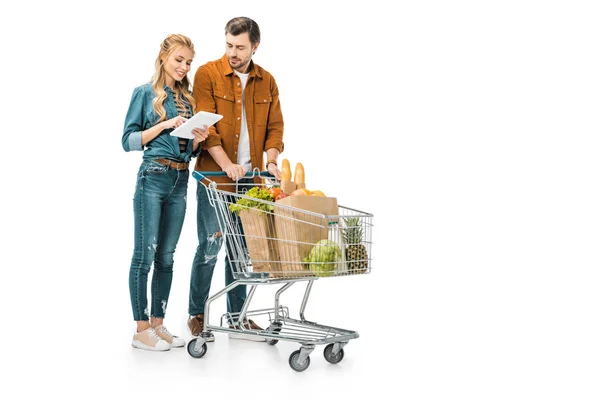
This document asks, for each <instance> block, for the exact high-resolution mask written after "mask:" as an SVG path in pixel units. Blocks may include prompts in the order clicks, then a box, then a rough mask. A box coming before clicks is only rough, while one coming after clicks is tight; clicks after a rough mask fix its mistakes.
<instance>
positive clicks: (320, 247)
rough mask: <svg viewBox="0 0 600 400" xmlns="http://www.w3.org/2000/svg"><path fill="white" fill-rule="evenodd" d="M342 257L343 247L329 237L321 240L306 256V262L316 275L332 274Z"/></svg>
mask: <svg viewBox="0 0 600 400" xmlns="http://www.w3.org/2000/svg"><path fill="white" fill-rule="evenodd" d="M341 258H342V249H341V248H340V246H338V245H337V243H335V242H332V241H331V240H328V239H323V240H321V241H319V242H318V243H317V244H315V246H314V247H313V248H312V250H311V251H310V254H309V255H308V257H305V258H304V260H302V261H304V262H305V263H308V266H309V268H310V270H311V271H313V272H314V273H315V275H316V276H332V275H333V274H334V273H335V266H336V263H337V262H339V261H340V259H341Z"/></svg>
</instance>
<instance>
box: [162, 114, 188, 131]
mask: <svg viewBox="0 0 600 400" xmlns="http://www.w3.org/2000/svg"><path fill="white" fill-rule="evenodd" d="M185 121H187V119H186V118H183V117H180V116H177V117H175V118H171V119H168V120H166V121H163V122H161V124H163V125H162V127H163V129H175V128H179V127H180V126H181V125H183V124H184V123H185Z"/></svg>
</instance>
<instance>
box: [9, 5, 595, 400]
mask: <svg viewBox="0 0 600 400" xmlns="http://www.w3.org/2000/svg"><path fill="white" fill-rule="evenodd" d="M1 7H2V12H1V15H2V17H1V19H2V21H1V22H2V23H1V24H0V30H1V34H2V38H3V41H2V42H3V46H2V52H1V54H2V55H1V57H2V62H1V63H0V68H1V72H2V75H1V76H2V78H3V96H2V100H0V101H2V107H1V110H2V122H3V127H2V133H3V137H4V138H5V140H4V142H3V143H4V144H3V145H2V153H3V154H2V158H1V159H0V171H2V172H1V174H2V175H1V176H2V183H3V185H2V188H3V190H2V193H3V195H2V200H3V201H2V204H3V206H2V207H1V211H0V212H1V216H2V219H1V223H2V227H3V231H4V239H3V240H2V259H1V262H0V265H1V266H2V275H0V276H1V278H0V286H1V287H0V289H1V293H2V303H3V307H2V311H3V312H2V316H3V322H4V324H3V326H2V328H1V329H0V332H1V333H0V335H1V336H2V355H1V359H2V364H3V367H4V368H3V369H4V371H5V372H3V374H2V377H1V378H0V381H2V385H1V386H2V391H3V392H4V393H6V392H12V394H11V395H10V396H9V397H10V398H26V397H28V398H30V396H31V395H32V394H37V395H48V396H49V395H52V397H55V396H57V395H60V397H61V398H105V397H106V395H112V396H115V397H118V398H121V397H125V396H128V397H130V396H139V397H141V396H154V395H161V396H166V397H165V398H181V397H183V396H185V398H190V397H197V398H201V396H207V395H209V396H215V397H216V396H220V397H223V396H227V397H230V396H240V395H242V396H248V397H249V398H256V397H259V396H260V397H265V396H276V397H286V398H307V397H308V398H311V397H312V398H322V397H325V396H328V397H336V398H337V397H345V398H365V397H367V396H371V398H375V396H376V397H377V398H379V397H381V396H382V393H383V391H387V392H388V393H390V394H388V396H391V397H392V398H403V399H446V398H457V399H507V398H511V399H517V398H518V399H534V398H536V399H549V398H556V399H597V398H598V396H600V387H599V385H598V374H599V373H600V365H599V359H600V358H599V356H600V345H599V342H600V341H599V338H600V329H599V328H600V323H599V318H598V305H599V304H600V302H599V300H600V299H599V297H600V296H599V293H600V291H599V290H598V286H599V283H600V282H599V278H600V272H599V270H598V267H599V266H600V264H599V257H598V241H599V239H600V232H599V226H600V225H599V222H600V215H599V211H598V209H599V207H598V204H600V202H599V201H600V191H599V189H598V171H599V167H600V165H599V159H600V158H599V157H598V150H599V144H600V139H599V137H598V132H599V129H598V128H599V124H598V110H599V106H600V95H599V93H600V74H599V73H598V71H600V57H599V51H598V49H599V44H600V43H599V40H598V39H599V38H600V32H599V31H600V28H599V24H598V20H599V19H600V15H599V12H598V9H597V8H596V7H595V2H592V1H588V2H585V1H526V0H522V1H485V2H483V1H465V0H462V1H454V2H445V1H419V2H416V1H415V2H396V4H395V5H394V6H392V2H383V1H368V2H353V1H346V2H325V1H314V2H313V1H303V2H298V3H291V2H262V1H246V2H234V1H227V2H201V1H193V2H186V1H180V2H169V1H162V2H151V1H139V2H129V1H121V2H118V3H114V4H109V3H106V2H98V3H96V4H89V3H87V2H78V3H75V2H74V3H66V2H44V3H42V2H27V1H23V2H20V3H19V5H18V6H17V5H14V4H13V5H8V4H4V5H2V6H1ZM393 7H395V8H393ZM240 15H246V16H250V17H252V18H253V19H255V20H256V21H257V22H258V23H259V25H260V27H261V30H262V43H261V45H260V48H259V50H258V52H257V53H256V55H255V58H254V59H255V62H257V63H258V64H260V65H262V66H263V67H265V68H266V69H267V70H269V71H270V72H271V73H272V74H273V75H274V76H275V78H276V80H277V82H278V85H279V88H280V93H281V103H282V108H283V113H284V118H285V144H286V151H285V153H284V157H286V158H288V159H290V161H291V162H292V165H294V164H295V163H296V162H298V161H300V162H302V163H303V164H304V165H305V168H306V175H307V181H308V183H309V185H308V186H309V188H312V189H320V190H323V191H324V192H325V193H327V194H328V195H331V196H336V197H338V199H339V202H340V204H344V205H347V206H351V207H354V208H357V209H360V210H364V211H368V212H372V213H373V214H375V220H374V221H375V229H374V242H375V245H374V247H373V257H374V261H373V268H374V269H373V273H372V274H371V275H368V276H358V277H347V278H340V279H322V280H319V281H317V282H316V284H315V286H314V290H313V297H312V299H311V301H310V302H309V305H308V309H307V316H308V317H310V318H312V319H314V320H317V321H319V322H323V323H326V324H330V325H334V326H340V327H345V328H349V329H355V330H357V331H358V332H359V333H360V334H361V337H360V338H359V339H358V340H355V341H352V342H351V343H350V344H349V345H348V346H347V347H346V349H345V350H346V358H345V359H344V361H343V362H342V363H340V364H338V365H335V366H334V365H328V364H327V363H326V362H325V360H324V359H323V357H322V347H318V348H317V350H316V351H315V352H314V353H313V355H312V357H311V358H312V364H311V367H310V368H309V369H308V370H307V371H306V372H304V373H301V374H298V373H295V372H293V371H292V370H291V369H290V368H289V367H288V364H287V358H288V356H289V354H290V353H291V352H292V351H293V350H295V349H296V348H297V346H296V345H294V344H290V343H280V344H278V345H277V346H275V347H270V346H267V345H265V344H261V343H250V342H242V341H232V340H229V339H227V337H226V336H225V335H222V334H217V341H216V342H215V343H214V344H212V345H211V348H209V352H208V354H207V355H206V356H205V358H203V359H201V360H195V359H192V358H191V357H189V356H188V355H187V353H186V351H185V350H183V349H175V350H172V351H170V352H168V353H165V354H156V353H150V352H143V351H139V350H134V349H132V348H131V346H130V340H131V335H132V334H133V332H134V323H133V322H132V317H131V310H130V304H129V293H128V284H127V279H128V269H129V262H130V259H131V254H132V250H133V213H132V203H131V199H132V197H133V191H134V185H135V176H136V172H137V168H138V166H139V163H140V161H141V156H142V154H141V153H125V152H123V150H122V148H121V144H120V140H121V135H122V129H123V122H124V118H125V113H126V110H127V106H128V104H129V100H130V96H131V92H132V90H133V88H134V87H136V86H138V85H140V84H143V83H145V82H147V81H148V80H149V79H150V78H151V75H152V72H153V63H154V59H155V57H156V55H157V53H158V48H159V44H160V42H161V41H162V40H163V39H164V37H165V36H166V35H167V34H169V33H183V34H186V35H188V36H190V37H191V38H192V40H193V41H194V44H195V47H196V58H195V60H194V63H193V65H192V73H191V74H190V76H191V77H193V72H195V70H196V68H198V67H199V66H200V65H202V64H203V63H205V62H207V61H210V60H214V59H217V58H219V57H220V56H221V55H222V54H223V51H224V38H223V34H224V33H223V28H224V26H225V23H226V22H227V21H228V20H229V19H230V18H232V17H235V16H240ZM6 139H8V141H6ZM195 185H196V184H195V182H193V181H190V186H189V200H188V214H187V218H186V221H185V224H184V229H183V234H182V237H181V240H180V243H179V246H178V249H177V252H176V254H175V273H174V280H173V287H172V292H171V299H170V303H169V309H168V315H167V319H166V322H167V325H168V326H169V328H170V329H171V331H173V332H174V333H176V334H179V335H181V336H183V337H185V338H186V339H189V337H190V336H189V333H188V332H187V330H186V326H185V320H186V317H187V295H188V282H189V274H190V268H191V261H192V258H193V254H194V251H195V241H196V239H195V195H194V193H195ZM222 270H223V265H222V264H221V263H220V264H219V266H217V272H216V273H215V278H214V280H213V289H220V288H221V287H222V286H223V273H222ZM269 289H271V288H269ZM271 295H272V291H269V290H268V289H266V290H264V291H263V292H259V294H258V295H257V296H258V298H257V302H256V303H257V306H263V305H264V306H267V305H268V304H269V302H270V296H271ZM300 299H301V292H300V291H298V290H296V291H291V292H290V293H289V294H288V296H287V297H286V298H284V301H285V303H286V304H288V305H289V306H290V307H291V308H294V307H295V308H296V309H297V304H298V303H299V301H300ZM224 309H225V307H224V304H222V303H217V304H216V305H215V313H217V314H220V313H221V312H223V311H224Z"/></svg>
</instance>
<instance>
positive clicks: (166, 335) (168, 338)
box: [154, 324, 185, 347]
mask: <svg viewBox="0 0 600 400" xmlns="http://www.w3.org/2000/svg"><path fill="white" fill-rule="evenodd" d="M154 330H155V331H156V334H157V335H158V336H159V337H160V338H161V339H162V340H164V341H165V342H167V343H169V345H170V346H171V347H183V346H185V340H183V339H182V338H180V337H178V336H175V335H173V334H171V332H169V331H168V330H167V328H166V327H165V326H164V325H162V324H161V325H158V326H157V327H155V328H154Z"/></svg>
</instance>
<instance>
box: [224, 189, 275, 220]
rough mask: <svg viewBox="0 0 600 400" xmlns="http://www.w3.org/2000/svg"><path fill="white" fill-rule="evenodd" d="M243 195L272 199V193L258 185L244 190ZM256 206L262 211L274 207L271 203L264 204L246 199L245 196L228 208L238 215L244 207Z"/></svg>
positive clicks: (267, 210)
mask: <svg viewBox="0 0 600 400" xmlns="http://www.w3.org/2000/svg"><path fill="white" fill-rule="evenodd" d="M245 196H248V197H253V198H255V199H259V200H265V201H273V200H274V199H273V195H272V194H271V192H269V191H268V190H266V189H261V188H259V187H258V186H255V187H253V188H252V189H250V190H248V192H246V194H245ZM249 208H256V209H257V210H259V211H264V212H272V211H273V209H274V207H273V205H271V204H265V203H261V202H258V201H254V200H251V199H247V198H245V197H240V198H238V200H237V201H236V202H235V204H230V205H229V210H230V211H231V212H233V213H235V214H237V215H240V212H241V211H242V210H244V209H246V210H247V209H249Z"/></svg>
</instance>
